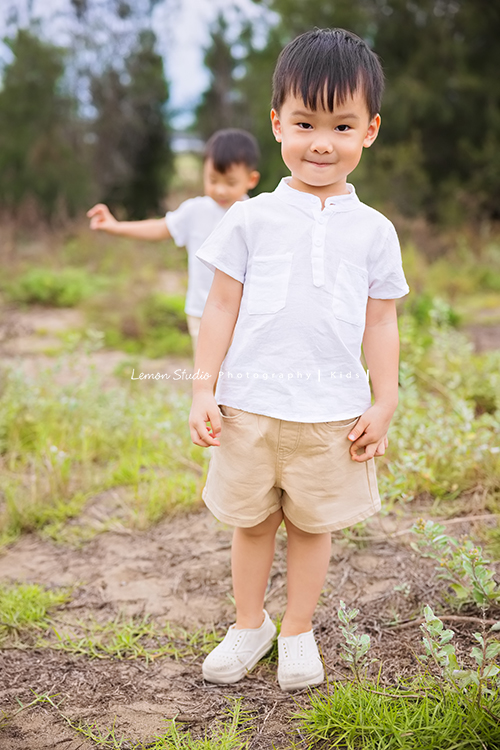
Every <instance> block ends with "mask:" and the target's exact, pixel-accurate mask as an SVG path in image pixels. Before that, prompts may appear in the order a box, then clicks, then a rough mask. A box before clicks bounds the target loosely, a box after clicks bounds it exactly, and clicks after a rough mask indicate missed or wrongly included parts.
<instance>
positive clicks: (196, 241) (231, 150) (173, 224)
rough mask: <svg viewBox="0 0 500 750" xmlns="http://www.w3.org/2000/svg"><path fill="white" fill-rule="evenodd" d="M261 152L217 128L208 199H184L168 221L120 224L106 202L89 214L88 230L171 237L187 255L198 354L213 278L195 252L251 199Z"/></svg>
mask: <svg viewBox="0 0 500 750" xmlns="http://www.w3.org/2000/svg"><path fill="white" fill-rule="evenodd" d="M258 160H259V148H258V145H257V141H256V140H255V138H254V137H253V136H252V135H250V133H247V132H246V131H245V130H237V129H228V130H218V131H217V132H216V133H214V134H213V136H212V137H211V138H210V140H209V141H208V143H207V145H206V147H205V154H204V165H203V188H204V192H205V195H204V196H199V197H198V198H191V199H190V200H187V201H184V203H182V204H181V205H180V206H179V208H177V209H176V210H175V211H169V212H168V213H167V215H166V216H165V218H164V219H146V220H145V221H117V220H116V219H115V218H114V217H113V215H112V214H111V212H110V210H109V208H108V207H107V206H105V205H104V204H102V203H98V204H97V205H96V206H94V207H93V208H91V209H90V211H88V212H87V216H88V217H89V218H90V228H91V229H99V230H101V231H104V232H108V233H109V234H116V235H120V236H121V237H132V238H136V239H142V240H167V239H169V238H172V239H173V240H174V242H175V244H176V245H178V246H179V247H184V246H185V247H186V249H187V252H188V290H187V296H186V306H185V311H186V316H187V323H188V329H189V333H190V334H191V338H192V341H193V349H194V350H196V342H197V339H198V331H199V328H200V320H201V315H202V313H203V308H204V307H205V302H206V301H207V296H208V292H209V290H210V286H211V284H212V280H213V272H212V271H210V270H209V269H208V268H207V267H206V266H205V265H204V264H203V263H200V261H199V260H198V259H197V258H196V252H197V250H198V249H199V248H200V246H201V245H202V244H203V242H204V241H205V240H206V239H207V237H208V236H209V235H210V233H211V232H212V231H213V230H214V229H215V227H216V226H217V224H218V223H219V221H220V220H221V219H222V217H223V216H224V214H225V213H226V211H227V210H228V208H230V207H231V206H232V205H233V203H236V202H237V201H241V200H243V199H245V198H247V197H248V196H247V195H246V193H247V192H248V190H252V188H254V187H255V186H256V185H257V183H258V181H259V177H260V175H259V173H258V172H257V170H256V167H257V163H258Z"/></svg>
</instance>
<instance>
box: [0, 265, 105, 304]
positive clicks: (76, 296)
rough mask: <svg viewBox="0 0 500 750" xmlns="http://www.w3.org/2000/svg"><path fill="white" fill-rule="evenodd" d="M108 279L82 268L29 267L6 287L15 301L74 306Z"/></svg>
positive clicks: (8, 293) (11, 298)
mask: <svg viewBox="0 0 500 750" xmlns="http://www.w3.org/2000/svg"><path fill="white" fill-rule="evenodd" d="M105 285H106V281H105V280H104V279H103V278H102V277H96V276H93V275H91V274H89V273H88V272H87V271H86V270H85V269H83V268H62V269H60V270H55V269H51V268H30V269H29V270H28V271H26V272H25V273H23V274H22V275H21V276H19V277H18V278H17V279H16V280H15V281H14V282H12V283H11V284H9V285H8V286H7V289H6V292H7V296H8V298H9V299H10V300H12V301H13V302H21V303H24V304H39V305H47V306H51V307H74V306H75V305H78V304H79V303H80V302H82V300H84V299H87V298H88V297H91V296H92V295H93V294H95V293H96V292H98V291H100V290H101V289H103V287H104V286H105Z"/></svg>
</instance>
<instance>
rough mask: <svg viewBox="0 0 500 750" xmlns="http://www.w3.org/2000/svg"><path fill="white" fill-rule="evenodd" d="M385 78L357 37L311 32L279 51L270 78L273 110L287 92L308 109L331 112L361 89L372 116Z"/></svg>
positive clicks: (345, 33) (342, 32)
mask: <svg viewBox="0 0 500 750" xmlns="http://www.w3.org/2000/svg"><path fill="white" fill-rule="evenodd" d="M383 88H384V75H383V72H382V67H381V65H380V62H379V60H378V57H377V55H376V54H375V53H374V52H372V50H371V49H370V48H369V47H368V45H367V44H366V42H364V41H363V40H362V39H360V37H358V36H356V35H355V34H352V33H351V32H349V31H345V30H344V29H314V30H313V31H308V32H306V33H305V34H301V36H299V37H297V38H296V39H294V40H293V41H291V42H290V43H289V44H287V46H286V47H285V48H284V49H283V50H282V51H281V54H280V56H279V58H278V62H277V64H276V69H275V71H274V76H273V100H272V106H273V108H274V109H276V110H277V111H278V110H279V109H280V108H281V107H282V105H283V103H284V101H285V99H286V97H287V96H288V95H289V94H292V95H293V96H296V97H300V98H302V101H303V102H304V104H305V105H306V106H307V107H309V108H310V109H312V110H316V109H318V107H323V108H324V109H326V110H328V111H330V112H333V110H334V108H335V107H336V106H337V105H339V104H343V103H344V102H345V100H346V99H347V98H348V97H349V96H352V95H354V93H355V92H356V91H357V90H358V89H361V90H362V91H363V94H364V97H365V100H366V105H367V108H368V110H369V114H370V117H374V116H375V115H376V114H377V112H378V111H379V109H380V102H381V98H382V91H383Z"/></svg>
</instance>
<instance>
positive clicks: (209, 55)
mask: <svg viewBox="0 0 500 750" xmlns="http://www.w3.org/2000/svg"><path fill="white" fill-rule="evenodd" d="M228 31H229V27H228V22H227V21H226V19H225V17H224V15H223V14H222V13H219V15H218V16H217V19H216V21H215V24H214V25H213V27H212V29H211V32H210V39H211V41H210V44H209V46H208V48H207V49H206V50H205V57H204V63H205V66H206V68H207V69H208V70H209V71H210V79H211V81H210V86H209V87H208V89H207V90H206V91H205V93H204V94H203V96H202V99H201V102H200V104H199V105H198V107H197V108H196V111H195V115H196V127H197V130H198V132H199V133H200V135H201V136H202V137H203V138H205V139H208V138H210V136H211V135H212V134H213V133H214V132H215V131H216V130H220V129H222V128H233V127H242V128H245V127H247V126H248V119H249V117H248V112H247V107H246V102H245V100H244V99H243V98H242V96H241V92H240V90H239V86H238V81H237V79H236V77H235V71H236V70H237V68H238V64H239V63H238V60H237V59H236V58H235V56H234V52H233V44H232V43H231V41H230V40H229V38H228ZM246 33H248V32H247V31H246V30H245V29H243V30H242V32H241V37H242V38H241V41H240V46H241V45H242V42H243V41H244V38H245V34H246Z"/></svg>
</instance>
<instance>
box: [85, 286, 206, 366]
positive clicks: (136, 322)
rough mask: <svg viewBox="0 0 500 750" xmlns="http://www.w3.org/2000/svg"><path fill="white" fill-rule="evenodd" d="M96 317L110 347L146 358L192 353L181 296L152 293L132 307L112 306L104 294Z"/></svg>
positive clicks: (96, 310) (96, 311) (94, 314)
mask: <svg viewBox="0 0 500 750" xmlns="http://www.w3.org/2000/svg"><path fill="white" fill-rule="evenodd" d="M115 296H116V295H115ZM93 319H95V323H96V325H101V326H102V327H103V328H104V333H105V342H106V344H107V346H111V347H114V348H117V349H122V350H123V351H126V352H128V353H129V354H138V353H142V354H145V355H146V356H147V357H163V356H165V355H168V354H178V355H181V356H191V354H192V344H191V338H190V336H189V334H188V332H187V321H186V315H185V313H184V298H183V297H181V296H178V295H166V294H160V293H154V294H149V295H147V296H145V297H143V298H142V299H138V300H137V302H136V304H135V305H133V306H132V307H131V306H130V305H129V304H127V305H125V306H124V305H123V302H122V306H121V307H120V306H118V305H116V306H115V307H112V306H111V305H110V304H109V301H108V300H107V299H106V298H105V297H103V298H102V300H101V303H100V305H99V306H97V307H96V309H95V311H94V313H93Z"/></svg>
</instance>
